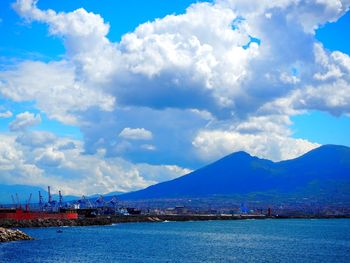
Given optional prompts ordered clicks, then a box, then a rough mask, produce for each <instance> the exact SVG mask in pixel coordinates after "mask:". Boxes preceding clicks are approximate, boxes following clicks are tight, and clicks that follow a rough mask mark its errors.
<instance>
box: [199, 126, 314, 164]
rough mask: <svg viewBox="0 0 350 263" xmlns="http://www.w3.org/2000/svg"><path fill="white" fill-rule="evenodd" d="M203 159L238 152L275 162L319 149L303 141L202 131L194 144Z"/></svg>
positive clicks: (277, 136) (289, 138)
mask: <svg viewBox="0 0 350 263" xmlns="http://www.w3.org/2000/svg"><path fill="white" fill-rule="evenodd" d="M193 145H194V147H196V148H197V150H198V154H199V156H200V157H201V158H203V159H204V160H213V159H218V158H221V157H223V156H225V155H227V154H230V153H232V152H237V151H245V152H248V153H250V154H252V155H254V156H258V157H260V158H265V159H269V160H273V161H280V160H286V159H292V158H296V157H298V156H300V155H302V154H304V153H306V152H308V151H310V150H312V149H314V148H316V147H318V146H320V145H319V144H317V143H311V142H309V141H307V140H304V139H294V138H291V137H287V136H283V135H278V134H268V133H262V134H241V133H238V132H235V131H222V130H214V131H202V132H199V134H198V135H197V137H196V138H195V140H194V141H193Z"/></svg>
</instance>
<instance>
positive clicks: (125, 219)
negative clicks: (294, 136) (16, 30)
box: [0, 215, 350, 228]
mask: <svg viewBox="0 0 350 263" xmlns="http://www.w3.org/2000/svg"><path fill="white" fill-rule="evenodd" d="M292 218H295V219H316V218H318V219H327V218H328V219H330V218H350V217H349V216H320V215H314V216H310V215H306V216H266V215H115V216H97V217H93V218H79V219H72V220H71V219H35V220H20V221H16V220H9V219H0V227H6V228H27V227H31V228H32V227H59V226H94V225H97V226H98V225H111V224H117V223H136V222H164V221H209V220H246V219H292Z"/></svg>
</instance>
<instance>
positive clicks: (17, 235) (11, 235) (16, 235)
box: [0, 227, 33, 242]
mask: <svg viewBox="0 0 350 263" xmlns="http://www.w3.org/2000/svg"><path fill="white" fill-rule="evenodd" d="M32 239H33V238H31V237H30V236H28V235H27V234H25V233H23V232H22V231H20V230H18V229H6V228H3V227H0V242H11V241H19V240H32Z"/></svg>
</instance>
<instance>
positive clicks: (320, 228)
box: [0, 219, 350, 263]
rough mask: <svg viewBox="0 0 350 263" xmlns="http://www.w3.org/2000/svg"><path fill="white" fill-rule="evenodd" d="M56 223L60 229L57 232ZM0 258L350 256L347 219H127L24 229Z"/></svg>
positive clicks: (214, 259)
mask: <svg viewBox="0 0 350 263" xmlns="http://www.w3.org/2000/svg"><path fill="white" fill-rule="evenodd" d="M57 229H61V230H63V233H57V232H56V231H57ZM24 231H25V232H26V233H28V234H30V235H31V236H33V237H34V238H35V239H36V240H34V241H20V242H11V243H0V262H1V263H2V262H11V263H12V262H28V263H29V262H30V263H33V262H69V263H73V262H94V263H95V262H150V263H151V262H152V263H153V262H181V263H182V262H184V263H186V262H332V263H333V262H350V220H347V219H335V220H330V219H329V220H296V219H294V220H293V219H291V220H243V221H208V222H169V223H128V224H117V225H114V226H103V227H67V228H41V229H24Z"/></svg>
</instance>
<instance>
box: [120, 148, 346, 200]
mask: <svg viewBox="0 0 350 263" xmlns="http://www.w3.org/2000/svg"><path fill="white" fill-rule="evenodd" d="M349 174H350V148H349V147H346V146H338V145H323V146H321V147H319V148H316V149H314V150H312V151H310V152H308V153H306V154H305V155H303V156H300V157H298V158H296V159H292V160H288V161H282V162H272V161H269V160H266V159H260V158H258V157H254V156H251V155H250V154H248V153H246V152H244V151H239V152H235V153H232V154H229V155H227V156H226V157H224V158H222V159H220V160H218V161H216V162H214V163H211V164H209V165H207V166H205V167H202V168H200V169H198V170H196V171H194V172H192V173H190V174H187V175H184V176H182V177H179V178H176V179H174V180H172V181H168V182H163V183H160V184H157V185H153V186H151V187H149V188H147V189H144V190H140V191H136V192H134V193H129V194H125V195H122V196H121V197H122V198H125V199H128V198H130V199H134V198H135V199H142V198H144V199H149V198H151V199H152V198H178V197H189V196H190V197H200V196H210V195H247V194H252V193H258V192H260V193H265V192H266V193H268V192H270V193H271V192H274V193H281V194H284V193H294V192H295V191H299V192H298V194H300V191H304V190H305V193H306V192H307V191H311V192H312V194H315V195H320V194H322V193H323V192H322V193H320V192H318V190H317V191H315V189H320V188H317V187H316V188H315V186H314V185H315V184H319V185H323V187H326V188H325V189H328V190H329V191H328V190H327V191H328V192H327V193H331V192H332V191H333V190H334V189H338V188H337V185H338V182H342V184H343V188H344V189H347V188H346V187H347V186H346V187H345V185H349V187H350V177H349ZM330 182H333V185H331V183H330ZM310 189H311V190H310ZM325 189H323V190H322V191H326V190H325ZM332 189H333V190H332ZM339 191H340V190H339ZM295 193H297V192H295ZM344 194H345V193H344Z"/></svg>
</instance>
